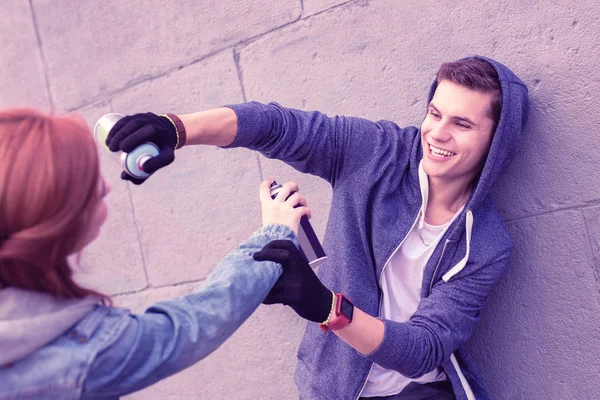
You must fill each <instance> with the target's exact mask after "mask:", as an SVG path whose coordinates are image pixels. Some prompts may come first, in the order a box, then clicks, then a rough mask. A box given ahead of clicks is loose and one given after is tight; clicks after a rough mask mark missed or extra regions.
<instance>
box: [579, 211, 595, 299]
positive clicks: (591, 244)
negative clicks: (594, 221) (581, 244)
mask: <svg viewBox="0 0 600 400" xmlns="http://www.w3.org/2000/svg"><path fill="white" fill-rule="evenodd" d="M581 218H582V219H583V227H584V228H585V234H586V237H587V241H588V246H589V249H590V251H591V253H592V268H593V269H594V270H593V271H592V273H593V274H594V278H595V279H596V290H597V291H598V294H600V254H598V250H597V249H596V244H595V243H594V241H593V240H592V235H591V232H590V228H589V226H588V222H587V219H586V218H585V215H584V213H583V211H581ZM599 300H600V299H599Z"/></svg>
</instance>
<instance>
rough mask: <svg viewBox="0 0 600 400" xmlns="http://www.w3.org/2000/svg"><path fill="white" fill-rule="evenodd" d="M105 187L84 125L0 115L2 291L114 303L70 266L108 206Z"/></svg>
mask: <svg viewBox="0 0 600 400" xmlns="http://www.w3.org/2000/svg"><path fill="white" fill-rule="evenodd" d="M99 180H100V168H99V160H98V153H97V149H96V144H95V142H94V139H93V137H92V134H91V132H90V131H89V129H88V128H87V126H86V125H85V123H84V122H83V121H81V120H80V119H78V118H76V117H74V116H53V115H46V114H43V113H41V112H39V111H36V110H31V109H9V110H3V111H0V182H1V185H0V286H4V287H8V286H12V287H18V288H22V289H27V290H35V291H39V292H44V293H49V294H52V295H55V296H61V297H85V296H87V295H97V296H100V297H101V299H102V301H103V302H105V303H110V299H109V298H108V296H105V295H102V294H100V293H97V292H94V291H92V290H89V289H85V288H82V287H81V286H79V285H78V284H77V283H75V281H74V280H73V278H72V274H73V271H72V269H71V267H70V266H69V263H68V261H67V257H68V256H69V255H70V254H73V253H74V252H76V251H77V249H78V246H79V245H80V244H81V239H82V237H83V234H84V233H85V231H86V223H87V219H89V216H90V215H91V212H92V211H93V210H94V209H95V207H96V206H98V204H99V203H100V201H101V194H100V193H99V191H98V183H99Z"/></svg>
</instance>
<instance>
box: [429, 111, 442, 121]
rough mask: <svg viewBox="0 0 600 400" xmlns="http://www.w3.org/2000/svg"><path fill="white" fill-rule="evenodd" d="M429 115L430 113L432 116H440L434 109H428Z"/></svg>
mask: <svg viewBox="0 0 600 400" xmlns="http://www.w3.org/2000/svg"><path fill="white" fill-rule="evenodd" d="M429 115H431V116H432V117H433V118H437V119H439V118H440V115H439V114H438V113H436V112H435V111H429Z"/></svg>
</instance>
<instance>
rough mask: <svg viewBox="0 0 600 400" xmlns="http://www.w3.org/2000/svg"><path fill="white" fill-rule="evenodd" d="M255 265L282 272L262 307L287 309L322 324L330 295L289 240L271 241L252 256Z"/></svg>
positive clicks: (331, 300) (326, 314) (329, 308)
mask: <svg viewBox="0 0 600 400" xmlns="http://www.w3.org/2000/svg"><path fill="white" fill-rule="evenodd" d="M253 258H254V259H255V260H256V261H272V262H276V263H279V264H281V266H282V268H283V272H282V273H281V276H280V277H279V279H278V280H277V283H275V286H273V289H271V291H270V292H269V294H268V295H267V297H266V298H265V300H264V301H263V303H265V304H277V303H281V304H284V305H288V306H290V307H292V308H293V309H294V311H296V313H297V314H298V315H299V316H300V317H302V318H304V319H307V320H309V321H313V322H316V323H322V322H325V320H326V319H327V317H328V316H329V313H330V312H331V305H332V302H333V293H332V292H331V290H329V289H327V288H326V287H325V286H324V285H323V284H322V283H321V281H320V280H319V278H318V277H317V275H316V274H315V272H314V271H313V270H312V268H311V267H310V265H308V262H307V261H306V259H305V258H304V257H303V256H302V254H300V251H298V249H297V248H296V246H294V243H292V242H291V241H290V240H274V241H272V242H270V243H268V244H267V245H266V246H265V247H263V248H262V250H261V251H259V252H257V253H254V255H253Z"/></svg>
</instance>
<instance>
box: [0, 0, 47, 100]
mask: <svg viewBox="0 0 600 400" xmlns="http://www.w3.org/2000/svg"><path fill="white" fill-rule="evenodd" d="M0 15H1V16H2V22H0V48H2V51H0V65H2V68H0V108H2V107H14V106H21V107H23V106H27V107H37V108H41V109H43V110H45V111H49V110H50V109H51V105H50V100H49V98H48V89H47V87H46V79H45V77H44V64H43V62H42V55H41V53H40V48H39V46H38V42H37V38H36V34H35V26H34V22H33V16H32V14H31V9H30V7H29V3H28V2H26V1H21V0H6V1H2V2H0Z"/></svg>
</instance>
